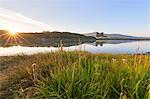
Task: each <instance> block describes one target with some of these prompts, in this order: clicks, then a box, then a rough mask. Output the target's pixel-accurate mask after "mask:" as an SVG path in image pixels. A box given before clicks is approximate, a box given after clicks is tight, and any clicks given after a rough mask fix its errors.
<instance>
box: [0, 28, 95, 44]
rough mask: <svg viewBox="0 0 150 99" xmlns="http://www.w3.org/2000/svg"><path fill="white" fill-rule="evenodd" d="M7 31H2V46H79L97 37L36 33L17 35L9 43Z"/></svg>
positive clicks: (0, 37)
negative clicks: (6, 35) (5, 35)
mask: <svg viewBox="0 0 150 99" xmlns="http://www.w3.org/2000/svg"><path fill="white" fill-rule="evenodd" d="M5 33H7V31H3V30H1V31H0V35H2V36H0V45H1V46H4V45H5V46H9V45H15V44H17V45H22V46H60V43H62V44H63V46H71V45H78V44H79V43H88V42H89V43H91V42H94V41H95V40H96V39H95V37H87V36H84V35H81V34H76V33H70V32H57V31H54V32H49V31H46V32H36V33H17V34H16V35H15V36H14V37H11V39H10V40H9V41H8V42H7V39H8V38H7V37H4V35H3V34H5ZM6 42H7V43H6Z"/></svg>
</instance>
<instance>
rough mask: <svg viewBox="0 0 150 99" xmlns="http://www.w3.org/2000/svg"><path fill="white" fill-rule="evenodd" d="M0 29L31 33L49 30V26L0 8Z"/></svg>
mask: <svg viewBox="0 0 150 99" xmlns="http://www.w3.org/2000/svg"><path fill="white" fill-rule="evenodd" d="M0 29H8V30H9V29H16V31H17V32H33V31H43V30H50V29H51V26H49V25H47V24H45V23H42V22H40V21H37V20H33V19H31V18H29V17H26V16H24V15H22V14H20V13H17V12H13V11H10V10H7V9H4V8H0Z"/></svg>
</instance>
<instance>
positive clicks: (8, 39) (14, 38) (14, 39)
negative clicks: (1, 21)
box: [0, 31, 25, 46]
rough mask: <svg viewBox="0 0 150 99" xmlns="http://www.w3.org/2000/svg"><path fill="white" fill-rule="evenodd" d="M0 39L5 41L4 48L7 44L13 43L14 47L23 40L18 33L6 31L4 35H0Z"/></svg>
mask: <svg viewBox="0 0 150 99" xmlns="http://www.w3.org/2000/svg"><path fill="white" fill-rule="evenodd" d="M0 38H2V39H3V40H5V44H4V46H6V45H7V44H8V43H13V44H15V45H17V44H18V43H20V42H21V41H22V40H25V39H24V38H23V37H22V36H21V35H20V33H18V32H16V31H7V32H5V33H2V34H1V35H0Z"/></svg>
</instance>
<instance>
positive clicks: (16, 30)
mask: <svg viewBox="0 0 150 99" xmlns="http://www.w3.org/2000/svg"><path fill="white" fill-rule="evenodd" d="M19 30H20V29H19V28H10V29H9V32H10V34H11V35H16V34H17V32H19Z"/></svg>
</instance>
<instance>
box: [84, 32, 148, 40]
mask: <svg viewBox="0 0 150 99" xmlns="http://www.w3.org/2000/svg"><path fill="white" fill-rule="evenodd" d="M84 35H85V36H89V37H95V38H97V39H100V40H109V39H110V40H150V37H135V36H128V35H122V34H105V33H103V32H102V33H99V32H93V33H87V34H84Z"/></svg>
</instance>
